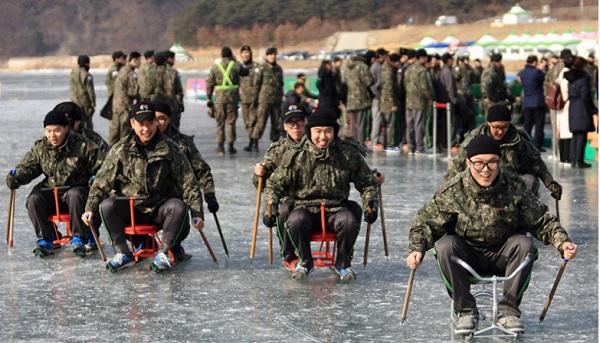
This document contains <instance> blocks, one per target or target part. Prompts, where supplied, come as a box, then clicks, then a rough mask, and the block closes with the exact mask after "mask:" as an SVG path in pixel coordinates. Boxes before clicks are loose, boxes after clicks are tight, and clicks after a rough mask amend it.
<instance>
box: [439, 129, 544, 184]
mask: <svg viewBox="0 0 600 343" xmlns="http://www.w3.org/2000/svg"><path fill="white" fill-rule="evenodd" d="M479 135H489V129H488V126H487V124H486V123H483V124H481V126H480V127H478V128H476V129H473V130H471V131H470V132H468V133H467V134H466V135H465V139H464V140H463V142H462V143H461V144H460V146H459V148H458V155H457V156H456V158H455V159H454V161H452V165H451V166H450V168H449V170H448V179H450V178H452V177H454V175H456V174H458V173H460V172H461V171H463V170H465V169H467V164H466V162H465V160H466V158H467V145H469V142H471V140H472V139H473V138H475V137H476V136H479ZM499 143H500V149H501V150H502V168H504V169H510V170H511V171H512V172H513V173H516V174H518V175H523V174H532V175H534V176H536V177H538V178H540V179H541V180H542V182H544V185H546V187H548V185H549V184H550V182H552V181H553V180H554V178H552V174H550V172H549V171H548V168H547V167H546V164H545V163H544V161H543V160H542V157H541V156H540V152H539V151H538V150H537V148H536V147H535V145H533V143H531V141H530V139H529V136H528V135H527V133H525V131H523V130H520V129H517V128H516V127H515V126H514V125H512V124H511V125H510V127H509V128H508V131H507V132H506V135H505V136H504V138H503V139H502V141H500V142H499Z"/></svg>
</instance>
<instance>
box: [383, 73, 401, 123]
mask: <svg viewBox="0 0 600 343" xmlns="http://www.w3.org/2000/svg"><path fill="white" fill-rule="evenodd" d="M380 79H381V83H380V89H379V110H380V111H381V112H383V113H392V112H393V111H394V110H393V108H394V107H396V108H397V107H398V102H399V100H398V69H396V68H394V67H392V66H391V65H390V64H389V63H388V62H385V63H384V64H383V66H382V67H381V76H380Z"/></svg>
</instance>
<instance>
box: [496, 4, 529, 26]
mask: <svg viewBox="0 0 600 343" xmlns="http://www.w3.org/2000/svg"><path fill="white" fill-rule="evenodd" d="M531 20H532V18H531V13H530V12H529V11H526V10H525V9H524V8H523V7H521V6H520V5H519V4H516V5H514V6H513V7H512V8H511V9H510V11H508V12H506V13H505V14H504V15H503V16H502V23H503V24H504V25H517V24H522V23H527V22H530V21H531Z"/></svg>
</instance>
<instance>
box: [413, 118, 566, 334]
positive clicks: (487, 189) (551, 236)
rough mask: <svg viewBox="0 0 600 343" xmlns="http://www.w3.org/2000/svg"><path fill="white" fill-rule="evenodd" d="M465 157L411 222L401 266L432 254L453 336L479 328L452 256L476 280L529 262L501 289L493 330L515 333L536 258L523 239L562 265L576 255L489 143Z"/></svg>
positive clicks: (477, 141)
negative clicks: (453, 318)
mask: <svg viewBox="0 0 600 343" xmlns="http://www.w3.org/2000/svg"><path fill="white" fill-rule="evenodd" d="M490 110H491V109H490ZM466 150H467V153H466V155H463V157H465V159H464V160H463V162H464V163H465V164H466V165H467V170H464V171H462V172H461V173H459V174H457V175H456V176H455V177H453V178H452V179H450V180H449V181H447V182H446V183H445V184H444V185H443V186H442V187H441V188H440V189H439V190H438V192H436V194H435V195H434V196H433V199H431V200H430V201H429V202H428V203H427V204H425V206H423V207H422V208H421V209H420V210H419V211H418V212H417V214H416V215H415V217H414V219H413V222H412V225H411V229H410V233H409V241H410V243H409V250H410V253H409V255H408V257H407V259H406V261H407V265H408V267H409V268H410V269H413V270H415V269H417V268H418V267H419V265H420V264H421V262H422V261H423V256H424V255H425V253H426V252H427V251H428V250H429V249H431V248H435V252H436V254H437V257H436V258H437V262H438V267H439V269H440V271H441V273H442V276H443V278H444V283H445V284H446V286H447V289H448V293H449V295H450V296H451V297H452V299H453V300H454V311H455V312H456V313H457V314H458V320H457V323H456V325H455V329H454V330H455V331H454V332H455V334H461V335H468V334H470V333H472V332H473V331H475V329H476V328H477V323H478V321H479V316H478V310H477V305H476V303H475V298H474V297H473V295H472V294H471V293H470V290H469V288H470V283H469V282H468V280H469V273H468V272H467V271H466V270H465V269H464V268H463V267H462V266H459V265H458V264H456V263H454V262H452V257H453V256H455V257H458V258H460V259H462V260H463V261H465V262H467V263H468V264H469V265H471V266H472V267H473V268H474V269H475V271H477V272H478V273H479V274H481V275H485V274H496V275H497V274H501V275H510V274H512V273H513V272H514V271H515V270H516V269H517V267H518V266H519V265H520V264H521V263H522V262H523V261H524V260H525V258H526V257H527V256H528V255H529V256H530V258H531V260H532V262H530V263H529V264H527V265H526V267H525V268H524V269H522V270H521V271H519V272H518V273H517V274H516V276H515V277H514V278H512V279H511V280H508V281H506V282H504V292H503V297H502V299H501V300H500V302H499V304H498V311H499V315H498V321H497V324H499V325H501V326H502V327H504V328H505V329H507V330H510V331H512V332H515V333H520V332H523V331H524V327H523V324H522V323H521V319H520V317H521V311H520V310H519V304H520V303H521V299H522V297H523V293H524V292H525V289H526V288H527V286H528V283H529V279H530V277H531V271H532V269H533V260H535V258H536V256H537V255H536V253H537V249H536V248H535V246H534V245H533V241H532V239H531V238H530V237H527V236H526V235H525V233H526V232H527V233H530V234H531V235H532V236H533V237H535V238H537V239H538V240H540V241H541V242H543V243H544V244H547V245H549V244H551V245H552V246H554V247H555V248H556V249H558V250H559V251H560V253H561V254H562V255H563V256H564V258H565V259H568V260H571V259H573V258H575V256H576V255H577V246H576V245H575V244H573V243H571V241H570V240H569V236H568V235H567V233H566V232H565V230H564V229H563V228H562V227H561V225H560V223H559V221H558V219H557V218H556V217H555V216H554V215H552V214H550V213H548V208H547V207H546V206H545V205H544V204H542V203H541V202H540V201H539V200H538V199H536V198H535V197H534V196H533V195H532V193H531V192H530V191H529V190H528V189H527V188H526V187H525V185H524V184H523V182H521V180H520V179H519V178H518V177H516V176H514V175H513V174H512V173H510V172H507V171H505V170H504V169H503V163H502V162H501V155H503V153H501V151H500V146H499V145H498V143H497V142H496V141H495V140H494V139H492V138H491V137H489V136H476V137H474V138H473V140H472V141H471V142H470V144H469V145H468V146H467V149H466Z"/></svg>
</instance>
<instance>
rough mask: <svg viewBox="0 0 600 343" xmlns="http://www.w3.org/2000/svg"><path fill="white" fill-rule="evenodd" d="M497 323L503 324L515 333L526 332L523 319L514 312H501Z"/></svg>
mask: <svg viewBox="0 0 600 343" xmlns="http://www.w3.org/2000/svg"><path fill="white" fill-rule="evenodd" d="M496 324H498V325H500V326H502V327H503V328H505V329H506V330H508V331H510V332H514V333H523V332H525V327H524V326H523V323H521V319H520V318H519V317H517V316H515V315H512V314H504V313H500V314H499V315H498V320H497V321H496Z"/></svg>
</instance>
